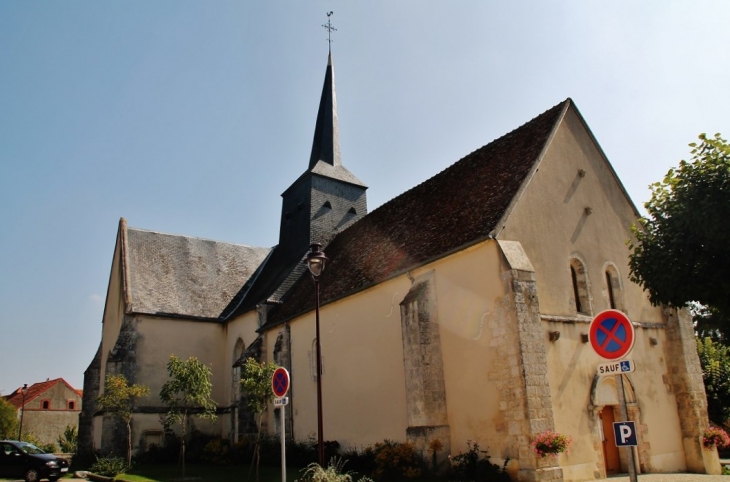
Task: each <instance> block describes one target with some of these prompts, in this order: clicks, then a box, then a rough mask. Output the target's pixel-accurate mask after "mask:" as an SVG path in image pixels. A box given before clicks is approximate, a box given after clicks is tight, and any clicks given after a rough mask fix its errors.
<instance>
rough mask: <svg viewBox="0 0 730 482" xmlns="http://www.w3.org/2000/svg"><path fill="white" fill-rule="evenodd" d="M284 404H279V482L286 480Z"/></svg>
mask: <svg viewBox="0 0 730 482" xmlns="http://www.w3.org/2000/svg"><path fill="white" fill-rule="evenodd" d="M285 415H286V405H282V406H281V417H280V418H279V420H281V482H286V442H285V440H284V433H285V432H286V416H285Z"/></svg>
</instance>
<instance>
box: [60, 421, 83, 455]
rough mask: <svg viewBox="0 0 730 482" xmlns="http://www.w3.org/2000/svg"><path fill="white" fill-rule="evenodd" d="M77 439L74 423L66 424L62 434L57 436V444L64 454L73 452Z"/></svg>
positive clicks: (74, 451) (77, 433) (77, 434)
mask: <svg viewBox="0 0 730 482" xmlns="http://www.w3.org/2000/svg"><path fill="white" fill-rule="evenodd" d="M78 441H79V432H78V429H77V428H76V426H75V425H66V430H64V431H63V435H59V436H58V445H59V447H61V452H63V453H64V454H75V453H76V445H77V444H78Z"/></svg>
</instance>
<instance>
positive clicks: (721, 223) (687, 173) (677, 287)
mask: <svg viewBox="0 0 730 482" xmlns="http://www.w3.org/2000/svg"><path fill="white" fill-rule="evenodd" d="M699 139H700V142H699V144H697V143H692V144H690V147H692V151H691V153H692V158H691V160H690V161H684V160H682V161H681V162H680V163H679V167H678V168H672V169H670V170H669V172H668V173H667V175H666V176H665V177H664V180H663V181H661V182H657V183H654V184H652V185H651V191H652V196H651V200H650V201H648V202H647V203H646V204H645V205H644V206H645V207H646V210H647V213H648V215H647V217H645V218H642V219H641V220H640V225H639V226H635V228H634V234H635V236H636V240H635V241H634V242H632V243H631V245H630V249H631V251H632V252H631V254H630V259H629V265H630V276H631V279H632V281H634V282H636V283H639V284H640V285H642V286H643V287H644V289H645V290H647V291H648V292H649V297H650V299H651V301H652V303H654V304H660V303H664V304H669V305H672V306H677V307H681V306H684V305H685V304H687V303H688V302H693V301H694V302H698V303H700V304H701V305H704V306H706V307H709V308H710V309H712V310H714V311H715V313H716V314H721V315H723V314H724V316H727V315H729V314H730V296H728V293H730V145H728V143H727V141H726V140H725V139H723V138H722V137H720V134H716V135H715V136H714V137H707V136H706V135H705V134H701V135H700V136H699Z"/></svg>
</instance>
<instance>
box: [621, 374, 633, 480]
mask: <svg viewBox="0 0 730 482" xmlns="http://www.w3.org/2000/svg"><path fill="white" fill-rule="evenodd" d="M616 388H617V390H616V391H617V392H618V403H619V407H620V409H621V419H622V420H623V421H628V420H629V411H628V410H627V409H626V394H625V393H624V376H623V375H621V374H619V375H616ZM624 448H625V449H626V463H627V464H628V466H629V480H630V481H631V482H637V477H636V464H635V463H634V447H630V446H629V447H624Z"/></svg>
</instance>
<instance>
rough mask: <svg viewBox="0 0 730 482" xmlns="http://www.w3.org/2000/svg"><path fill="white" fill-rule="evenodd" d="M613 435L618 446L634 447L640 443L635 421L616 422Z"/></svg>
mask: <svg viewBox="0 0 730 482" xmlns="http://www.w3.org/2000/svg"><path fill="white" fill-rule="evenodd" d="M613 435H614V437H615V438H616V446H617V447H633V446H636V445H638V443H637V440H636V426H635V425H634V422H614V423H613Z"/></svg>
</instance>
